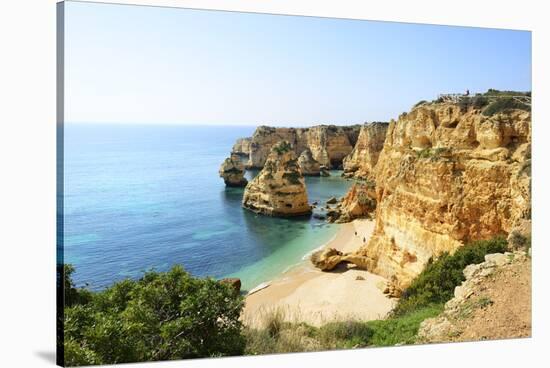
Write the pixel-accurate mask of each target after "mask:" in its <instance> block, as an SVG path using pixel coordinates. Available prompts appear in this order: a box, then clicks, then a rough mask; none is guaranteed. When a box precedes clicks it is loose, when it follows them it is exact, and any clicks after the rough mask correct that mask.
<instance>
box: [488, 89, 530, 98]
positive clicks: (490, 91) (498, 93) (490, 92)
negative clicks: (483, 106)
mask: <svg viewBox="0 0 550 368" xmlns="http://www.w3.org/2000/svg"><path fill="white" fill-rule="evenodd" d="M484 96H529V97H530V96H531V91H527V92H521V91H499V90H498V89H492V88H489V89H488V90H487V92H485V93H484Z"/></svg>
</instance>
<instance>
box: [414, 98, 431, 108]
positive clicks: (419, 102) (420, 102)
mask: <svg viewBox="0 0 550 368" xmlns="http://www.w3.org/2000/svg"><path fill="white" fill-rule="evenodd" d="M426 103H428V101H426V100H420V101H418V102H417V103H415V104H414V106H413V108H415V107H418V106H420V105H424V104H426Z"/></svg>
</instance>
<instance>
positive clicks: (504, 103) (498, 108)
mask: <svg viewBox="0 0 550 368" xmlns="http://www.w3.org/2000/svg"><path fill="white" fill-rule="evenodd" d="M511 109H518V110H524V111H531V107H530V106H529V105H527V104H524V103H523V102H520V101H517V100H514V99H513V98H511V97H503V98H499V99H497V100H496V101H494V102H492V103H491V104H490V105H489V106H487V107H486V108H485V109H484V110H483V111H482V114H483V115H485V116H493V115H494V114H497V113H499V112H505V111H507V110H511Z"/></svg>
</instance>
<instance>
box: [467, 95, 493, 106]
mask: <svg viewBox="0 0 550 368" xmlns="http://www.w3.org/2000/svg"><path fill="white" fill-rule="evenodd" d="M488 104H489V99H488V98H487V97H485V96H477V95H476V96H475V97H472V99H471V105H472V106H473V107H474V108H475V109H481V108H483V107H485V106H487V105H488Z"/></svg>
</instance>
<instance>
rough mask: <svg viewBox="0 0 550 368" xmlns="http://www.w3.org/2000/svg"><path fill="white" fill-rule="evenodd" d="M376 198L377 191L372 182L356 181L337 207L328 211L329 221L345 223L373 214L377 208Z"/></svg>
mask: <svg viewBox="0 0 550 368" xmlns="http://www.w3.org/2000/svg"><path fill="white" fill-rule="evenodd" d="M375 198H376V192H375V190H374V186H373V185H372V182H367V183H356V184H354V185H353V186H352V187H351V188H350V190H349V191H348V192H347V193H346V195H345V196H344V197H343V198H342V199H341V201H340V202H339V203H338V205H337V206H336V208H334V209H332V210H331V211H329V212H328V213H327V218H328V221H329V222H336V223H343V222H350V221H352V220H354V219H357V218H364V217H368V216H371V215H373V213H374V211H375V209H376V199H375ZM327 203H328V202H327Z"/></svg>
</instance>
